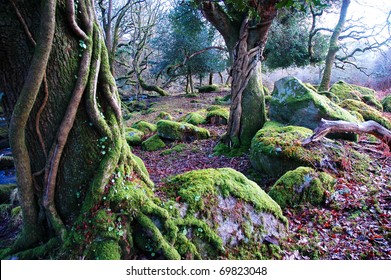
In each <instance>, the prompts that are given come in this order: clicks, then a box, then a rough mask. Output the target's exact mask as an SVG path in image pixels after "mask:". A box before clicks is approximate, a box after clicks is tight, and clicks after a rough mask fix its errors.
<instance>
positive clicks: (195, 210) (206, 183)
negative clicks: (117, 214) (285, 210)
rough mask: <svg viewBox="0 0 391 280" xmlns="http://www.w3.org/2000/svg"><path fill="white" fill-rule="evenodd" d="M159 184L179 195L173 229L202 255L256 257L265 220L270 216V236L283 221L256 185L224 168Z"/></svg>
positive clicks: (279, 231)
mask: <svg viewBox="0 0 391 280" xmlns="http://www.w3.org/2000/svg"><path fill="white" fill-rule="evenodd" d="M162 190H163V191H165V192H166V194H167V196H168V197H172V198H176V201H179V203H180V206H179V212H180V216H181V217H182V218H181V219H180V220H179V222H178V225H179V226H180V230H179V233H181V234H183V235H184V236H186V237H187V238H191V240H192V243H193V244H195V246H196V248H197V250H198V252H199V254H200V256H201V257H202V258H219V257H221V256H225V258H226V257H228V258H232V259H256V258H260V256H258V254H259V252H258V250H259V249H258V246H256V244H262V242H263V239H264V238H265V236H267V235H268V234H270V230H271V229H270V227H269V226H268V224H269V223H271V224H273V223H274V222H272V221H266V220H268V219H272V220H273V219H276V220H275V221H276V224H274V226H273V233H272V234H277V235H276V236H279V234H283V233H282V232H284V231H285V227H286V226H287V220H286V218H285V217H284V216H283V215H282V212H281V209H280V207H279V206H278V205H277V204H276V203H275V202H274V201H273V200H272V199H271V198H270V197H269V196H268V195H267V194H266V193H265V192H264V191H263V190H262V189H261V188H260V187H259V186H258V185H256V184H255V183H254V182H252V181H250V180H248V179H247V178H246V177H245V176H244V175H243V174H241V173H239V172H237V171H235V170H233V169H230V168H221V169H205V170H197V171H191V172H187V173H184V174H181V175H177V176H175V177H171V178H168V179H167V182H166V184H165V186H164V187H163V188H162ZM178 199H179V200H178ZM271 217H273V218H271ZM277 221H278V222H277ZM178 236H179V235H178ZM264 257H265V258H271V257H272V256H270V254H265V256H264Z"/></svg>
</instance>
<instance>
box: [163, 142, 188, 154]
mask: <svg viewBox="0 0 391 280" xmlns="http://www.w3.org/2000/svg"><path fill="white" fill-rule="evenodd" d="M185 148H186V144H183V143H182V144H178V145H176V146H174V147H173V148H171V149H167V150H164V151H162V152H161V154H162V155H170V154H172V153H180V152H182V151H183V150H184V149H185Z"/></svg>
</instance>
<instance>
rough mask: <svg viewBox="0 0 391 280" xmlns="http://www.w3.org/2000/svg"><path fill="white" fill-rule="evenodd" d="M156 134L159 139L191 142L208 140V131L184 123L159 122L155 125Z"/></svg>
mask: <svg viewBox="0 0 391 280" xmlns="http://www.w3.org/2000/svg"><path fill="white" fill-rule="evenodd" d="M157 133H158V135H159V136H160V137H162V138H165V139H170V140H174V141H175V140H180V141H185V142H191V141H194V140H199V139H208V138H209V137H210V133H209V130H207V129H205V128H201V127H197V126H194V125H192V124H189V123H184V122H174V121H167V120H161V121H159V122H158V123H157Z"/></svg>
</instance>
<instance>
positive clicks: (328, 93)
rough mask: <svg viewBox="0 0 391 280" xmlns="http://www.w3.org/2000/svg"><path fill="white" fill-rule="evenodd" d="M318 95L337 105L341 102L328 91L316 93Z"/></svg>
mask: <svg viewBox="0 0 391 280" xmlns="http://www.w3.org/2000/svg"><path fill="white" fill-rule="evenodd" d="M318 94H320V95H323V96H326V97H327V98H328V99H330V100H331V101H333V102H334V103H337V104H338V103H339V102H341V99H339V97H338V96H336V95H335V94H334V93H332V92H329V91H320V92H318Z"/></svg>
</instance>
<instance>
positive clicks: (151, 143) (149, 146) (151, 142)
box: [141, 134, 166, 151]
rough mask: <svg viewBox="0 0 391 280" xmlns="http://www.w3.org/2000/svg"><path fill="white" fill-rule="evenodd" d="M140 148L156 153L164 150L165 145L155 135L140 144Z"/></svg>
mask: <svg viewBox="0 0 391 280" xmlns="http://www.w3.org/2000/svg"><path fill="white" fill-rule="evenodd" d="M141 147H142V148H143V150H146V151H157V150H161V149H164V148H165V147H166V143H164V141H163V140H162V139H161V138H160V137H159V135H157V134H155V135H153V136H151V137H149V138H148V139H147V140H145V141H144V142H142V143H141Z"/></svg>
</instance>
